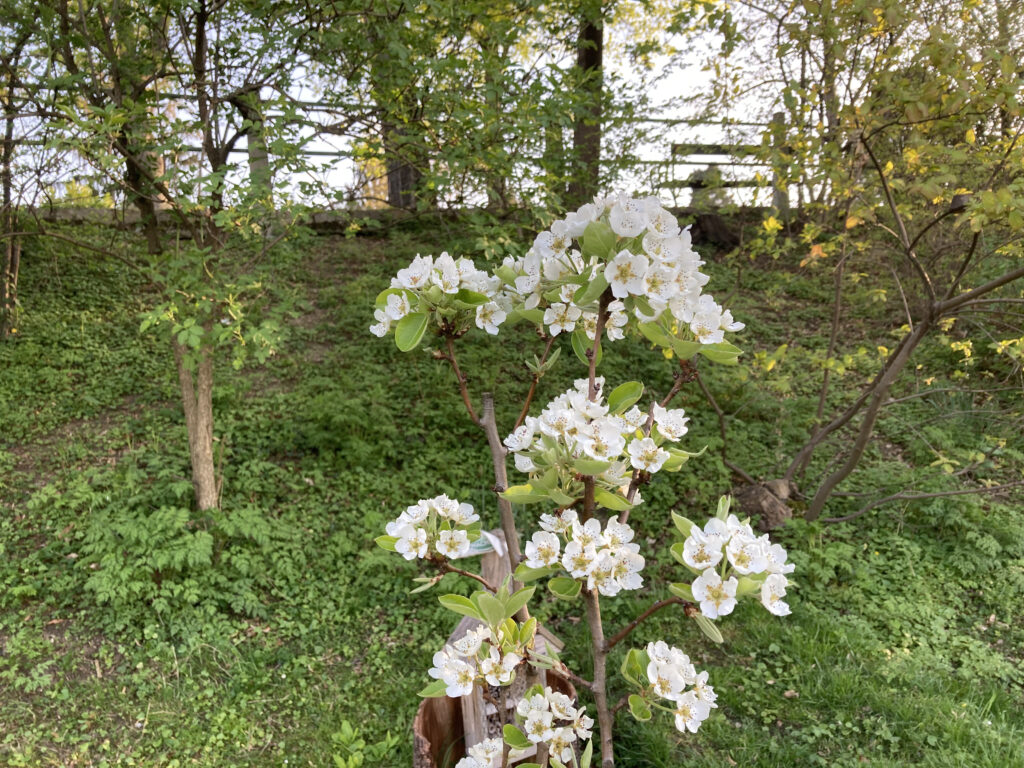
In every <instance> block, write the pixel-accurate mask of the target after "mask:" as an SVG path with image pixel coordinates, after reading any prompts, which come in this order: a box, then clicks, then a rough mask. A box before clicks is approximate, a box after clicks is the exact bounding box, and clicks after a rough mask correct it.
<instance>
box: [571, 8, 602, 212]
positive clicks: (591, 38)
mask: <svg viewBox="0 0 1024 768" xmlns="http://www.w3.org/2000/svg"><path fill="white" fill-rule="evenodd" d="M603 62H604V9H603V7H602V2H601V0H588V2H587V3H586V4H585V6H584V11H583V14H582V18H581V26H580V34H579V38H578V41H577V45H576V67H577V69H578V70H579V74H580V77H581V79H582V81H583V83H584V87H583V103H581V104H580V106H579V107H578V108H577V114H576V125H575V127H574V130H573V146H574V149H575V152H574V160H575V167H574V169H573V178H572V181H571V182H570V184H569V198H570V201H571V203H572V204H580V203H584V202H586V201H588V200H589V199H590V198H592V197H594V196H595V195H596V194H597V193H598V191H599V188H600V183H601V113H602V110H601V102H602V99H603V92H604V76H603V71H604V70H603Z"/></svg>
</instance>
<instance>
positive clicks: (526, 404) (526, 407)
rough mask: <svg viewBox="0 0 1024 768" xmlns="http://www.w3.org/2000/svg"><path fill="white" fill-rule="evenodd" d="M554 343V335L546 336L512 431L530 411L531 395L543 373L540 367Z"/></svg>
mask: <svg viewBox="0 0 1024 768" xmlns="http://www.w3.org/2000/svg"><path fill="white" fill-rule="evenodd" d="M554 343H555V337H554V336H548V343H547V346H545V347H544V354H543V355H541V356H540V363H539V364H538V365H537V373H534V374H533V381H531V382H530V391H529V392H527V393H526V401H525V402H524V403H523V410H522V411H520V413H519V418H518V419H516V423H515V425H514V426H513V427H512V431H513V432H515V431H516V430H517V429H519V427H520V426H521V425H522V423H523V422H524V421H526V417H527V415H528V414H529V413H530V404H531V403H533V395H534V393H535V392H536V391H537V382H538V381H540V377H541V376H542V375H543V374H541V373H540V369H541V367H542V366H543V365H544V363H545V362H546V361H547V359H548V353H550V352H551V347H552V345H553V344H554Z"/></svg>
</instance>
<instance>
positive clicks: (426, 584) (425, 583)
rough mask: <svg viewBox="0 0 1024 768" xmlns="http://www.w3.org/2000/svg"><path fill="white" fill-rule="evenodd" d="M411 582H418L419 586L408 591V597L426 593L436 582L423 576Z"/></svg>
mask: <svg viewBox="0 0 1024 768" xmlns="http://www.w3.org/2000/svg"><path fill="white" fill-rule="evenodd" d="M413 581H416V582H420V586H418V587H416V589H410V590H409V594H410V595H415V594H417V593H419V592H426V591H427V590H428V589H432V588H433V587H434V586H435V585H436V584H437V581H438V580H437V579H435V578H430V577H426V576H424V577H422V578H419V579H413Z"/></svg>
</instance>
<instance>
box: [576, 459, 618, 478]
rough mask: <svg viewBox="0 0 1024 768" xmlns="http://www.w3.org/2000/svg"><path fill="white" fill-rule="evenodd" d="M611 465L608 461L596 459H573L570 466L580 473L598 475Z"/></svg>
mask: <svg viewBox="0 0 1024 768" xmlns="http://www.w3.org/2000/svg"><path fill="white" fill-rule="evenodd" d="M611 465H612V463H611V462H610V461H598V460H597V459H574V460H573V462H572V468H573V469H575V470H576V471H577V472H579V473H580V474H581V475H600V474H601V473H602V472H604V471H605V470H607V469H608V468H609V467H610V466H611Z"/></svg>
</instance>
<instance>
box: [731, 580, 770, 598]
mask: <svg viewBox="0 0 1024 768" xmlns="http://www.w3.org/2000/svg"><path fill="white" fill-rule="evenodd" d="M764 576H765V577H766V576H767V574H764ZM763 583H764V578H762V579H761V580H760V581H758V580H756V579H752V578H750V577H749V576H740V579H739V583H738V584H737V585H736V599H737V600H739V599H740V598H741V597H746V596H747V595H752V594H753V593H755V592H757V591H758V590H759V589H761V585H762V584H763Z"/></svg>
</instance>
